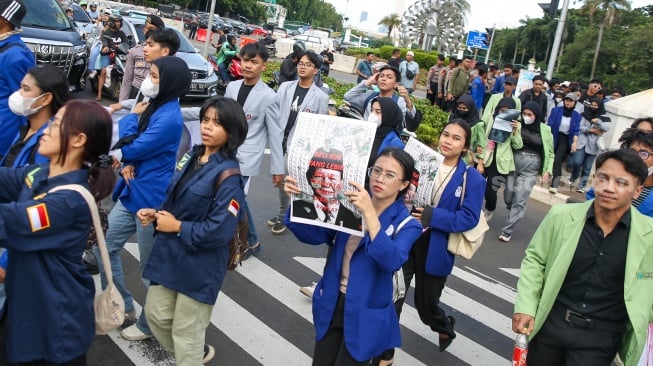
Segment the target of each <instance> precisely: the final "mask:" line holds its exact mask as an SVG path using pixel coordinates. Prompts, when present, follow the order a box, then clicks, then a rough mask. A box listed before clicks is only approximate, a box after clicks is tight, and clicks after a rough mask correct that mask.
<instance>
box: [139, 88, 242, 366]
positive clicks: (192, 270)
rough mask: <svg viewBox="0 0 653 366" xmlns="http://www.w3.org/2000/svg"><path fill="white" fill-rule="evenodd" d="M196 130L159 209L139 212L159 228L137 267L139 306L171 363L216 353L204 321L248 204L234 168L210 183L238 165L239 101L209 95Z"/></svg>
mask: <svg viewBox="0 0 653 366" xmlns="http://www.w3.org/2000/svg"><path fill="white" fill-rule="evenodd" d="M200 131H201V134H202V145H198V146H196V147H195V148H194V149H193V150H192V152H190V153H188V154H186V155H185V156H184V157H183V158H182V160H180V162H179V163H178V164H177V168H176V171H175V175H174V177H173V179H172V182H171V183H170V186H169V187H168V192H167V196H166V199H165V202H164V203H163V205H161V206H158V207H157V208H158V209H159V211H156V210H155V209H154V208H145V209H141V210H139V211H138V214H137V215H138V217H139V219H140V220H141V222H142V224H143V225H150V224H151V223H152V222H154V225H155V228H156V231H157V234H156V239H155V242H154V248H153V249H152V254H151V255H150V259H149V261H148V263H147V266H146V267H145V271H144V272H143V277H145V278H147V279H148V280H149V281H150V283H151V285H150V288H149V290H148V292H147V300H146V302H145V303H146V305H145V314H146V316H147V321H148V324H149V326H150V329H151V330H152V333H154V335H155V336H156V339H157V340H158V341H159V343H161V345H162V346H163V347H164V348H165V349H167V350H168V351H171V352H173V353H174V355H175V360H176V362H177V365H201V364H202V363H206V362H208V361H209V360H210V359H211V358H213V355H214V354H215V350H214V349H213V347H212V346H205V345H204V339H205V333H206V327H208V325H209V323H210V321H211V313H212V312H213V305H214V304H215V301H216V300H217V297H218V292H219V291H220V288H221V287H222V281H224V277H225V274H226V271H227V262H228V260H229V242H230V240H231V238H232V237H233V236H234V231H235V229H236V226H237V224H238V220H239V217H240V215H242V214H246V213H245V211H241V209H240V207H241V205H245V204H246V203H245V193H244V192H243V187H242V183H241V177H240V174H235V175H231V176H229V177H227V178H226V179H224V181H222V183H221V184H220V185H219V187H216V182H217V180H218V177H219V176H220V174H221V173H222V172H224V171H225V170H226V169H230V168H236V169H238V167H239V165H238V160H237V159H236V151H237V149H238V147H239V146H240V145H241V144H242V143H243V141H245V137H246V136H247V120H246V119H245V113H244V112H243V109H242V107H241V106H240V104H238V102H236V101H235V100H233V99H229V98H222V97H217V98H212V99H209V100H207V101H206V102H205V103H204V105H203V106H202V108H201V110H200ZM216 189H217V190H216ZM243 208H244V207H243ZM154 220H156V221H154Z"/></svg>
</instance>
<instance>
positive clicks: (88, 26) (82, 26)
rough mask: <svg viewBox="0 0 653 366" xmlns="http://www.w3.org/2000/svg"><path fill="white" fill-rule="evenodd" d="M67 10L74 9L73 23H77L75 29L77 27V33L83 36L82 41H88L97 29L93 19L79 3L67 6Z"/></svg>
mask: <svg viewBox="0 0 653 366" xmlns="http://www.w3.org/2000/svg"><path fill="white" fill-rule="evenodd" d="M66 8H67V9H68V8H69V9H72V11H73V23H75V27H77V31H78V32H79V34H80V35H81V36H82V39H88V38H89V37H90V36H91V33H92V32H93V29H94V28H95V22H94V21H93V19H91V17H89V16H88V13H87V12H85V11H84V9H82V7H81V6H79V5H77V3H70V4H68V5H66Z"/></svg>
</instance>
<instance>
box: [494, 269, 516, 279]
mask: <svg viewBox="0 0 653 366" xmlns="http://www.w3.org/2000/svg"><path fill="white" fill-rule="evenodd" d="M499 269H500V270H502V271H504V272H507V273H509V274H511V275H513V276H515V277H517V278H519V276H521V269H519V268H499Z"/></svg>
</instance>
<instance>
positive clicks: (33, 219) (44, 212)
mask: <svg viewBox="0 0 653 366" xmlns="http://www.w3.org/2000/svg"><path fill="white" fill-rule="evenodd" d="M27 218H28V219H29V223H30V225H31V226H32V232H36V231H39V230H43V229H47V228H49V227H50V217H49V216H48V209H47V208H46V207H45V203H40V204H38V205H34V206H30V207H28V208H27Z"/></svg>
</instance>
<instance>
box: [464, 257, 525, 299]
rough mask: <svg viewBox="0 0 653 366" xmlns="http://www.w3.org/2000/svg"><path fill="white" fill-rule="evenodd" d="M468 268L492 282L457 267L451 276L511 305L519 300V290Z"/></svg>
mask: <svg viewBox="0 0 653 366" xmlns="http://www.w3.org/2000/svg"><path fill="white" fill-rule="evenodd" d="M466 268H467V269H468V270H470V271H473V272H476V273H478V274H479V275H482V276H483V277H486V278H489V279H491V280H492V281H488V280H486V279H485V278H483V277H480V276H477V275H474V274H472V273H469V272H467V271H464V270H462V269H460V268H458V267H455V266H454V267H453V272H451V274H452V275H454V276H456V277H458V278H460V279H461V280H463V281H465V282H467V283H469V284H471V285H474V286H476V287H478V288H480V289H481V290H483V291H486V292H489V293H491V294H493V295H494V296H496V297H498V298H500V299H504V300H506V301H508V302H510V303H511V304H514V303H515V299H516V298H517V290H515V289H514V288H512V287H510V286H508V285H506V284H505V283H503V282H501V281H498V280H495V279H493V278H492V277H489V276H486V275H484V274H482V273H480V272H478V271H476V270H474V269H472V268H469V267H466Z"/></svg>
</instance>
